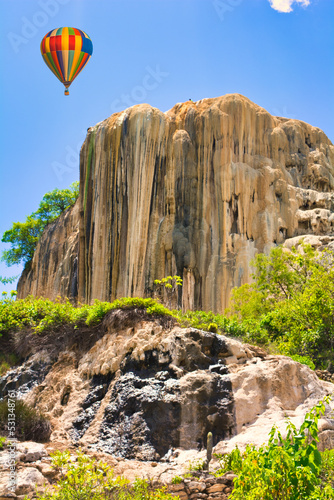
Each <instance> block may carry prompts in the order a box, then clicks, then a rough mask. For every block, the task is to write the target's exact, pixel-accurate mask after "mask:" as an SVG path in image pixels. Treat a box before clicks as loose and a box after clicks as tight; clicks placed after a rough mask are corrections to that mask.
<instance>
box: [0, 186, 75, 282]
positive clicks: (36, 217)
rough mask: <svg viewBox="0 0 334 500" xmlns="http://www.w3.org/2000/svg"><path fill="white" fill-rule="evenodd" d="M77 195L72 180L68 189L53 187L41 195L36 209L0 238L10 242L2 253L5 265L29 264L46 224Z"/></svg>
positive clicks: (70, 204) (72, 201)
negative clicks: (41, 197) (9, 245)
mask: <svg viewBox="0 0 334 500" xmlns="http://www.w3.org/2000/svg"><path fill="white" fill-rule="evenodd" d="M78 196H79V182H74V183H73V184H71V186H70V187H69V188H68V189H54V190H53V191H50V192H49V193H46V194H45V195H44V196H43V199H42V201H41V202H40V204H39V207H38V210H37V211H36V212H33V213H32V214H31V215H28V217H27V218H26V220H25V222H14V223H13V225H12V227H11V228H10V229H8V230H7V231H5V232H4V234H3V236H2V240H1V241H2V242H4V243H11V248H10V249H9V250H4V251H3V253H2V260H3V261H4V262H5V263H6V264H7V266H12V265H14V264H20V263H22V264H25V265H26V266H29V263H30V262H31V260H32V258H33V255H34V251H35V248H36V245H37V242H38V240H39V238H40V237H41V235H42V232H43V230H44V228H45V227H46V225H47V224H49V223H50V222H53V221H54V220H56V219H57V218H58V217H59V216H60V214H61V213H62V212H64V210H66V209H67V208H68V207H70V206H72V205H74V203H75V202H76V200H77V198H78ZM3 279H4V278H2V282H3Z"/></svg>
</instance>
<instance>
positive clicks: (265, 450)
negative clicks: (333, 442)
mask: <svg viewBox="0 0 334 500" xmlns="http://www.w3.org/2000/svg"><path fill="white" fill-rule="evenodd" d="M329 399H330V398H329V397H327V398H325V399H324V400H323V401H320V402H319V403H318V404H317V405H316V406H315V407H314V408H312V409H311V410H310V411H309V412H308V413H307V414H306V416H305V419H304V422H303V423H302V425H301V427H300V428H299V429H297V428H296V427H295V426H294V425H293V424H292V422H291V421H288V423H287V428H286V430H287V435H286V437H285V438H283V436H282V434H281V433H280V432H279V431H278V429H277V428H276V427H275V426H274V427H273V428H272V430H271V432H270V434H269V441H268V444H267V445H266V446H262V447H261V448H259V449H256V448H255V447H254V446H247V448H246V451H245V452H244V453H241V452H240V450H239V449H238V448H235V449H234V450H233V451H232V452H231V453H229V454H227V455H224V456H223V457H221V468H220V469H219V470H218V471H217V473H216V475H217V476H222V475H223V474H225V472H227V471H233V472H234V473H235V474H237V478H236V479H235V481H234V490H233V492H232V494H231V497H230V498H231V499H234V500H244V499H245V498H247V499H248V500H252V499H253V500H273V499H274V500H276V499H282V500H283V499H289V500H304V499H306V498H308V499H314V500H316V499H317V500H329V499H334V490H333V484H334V454H333V450H331V451H326V452H324V453H320V452H319V451H318V450H317V442H318V441H319V438H318V420H319V417H320V416H321V415H323V414H324V412H325V403H328V402H329Z"/></svg>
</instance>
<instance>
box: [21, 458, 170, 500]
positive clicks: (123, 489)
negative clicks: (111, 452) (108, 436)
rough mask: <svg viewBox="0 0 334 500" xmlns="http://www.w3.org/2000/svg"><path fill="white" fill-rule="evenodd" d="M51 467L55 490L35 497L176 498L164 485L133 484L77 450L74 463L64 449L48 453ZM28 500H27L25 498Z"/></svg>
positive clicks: (80, 499) (100, 499) (41, 499)
mask: <svg viewBox="0 0 334 500" xmlns="http://www.w3.org/2000/svg"><path fill="white" fill-rule="evenodd" d="M51 456H52V467H53V468H54V469H56V470H58V471H60V473H61V479H60V480H59V481H58V484H57V485H56V487H55V489H54V490H53V491H52V490H50V491H47V492H44V493H38V494H37V498H38V499H39V500H69V499H75V498H76V499H78V500H107V499H108V500H109V499H110V500H111V499H112V500H130V499H132V500H173V499H174V500H177V499H178V498H179V497H173V496H172V495H169V494H168V493H166V491H165V489H164V488H160V489H156V490H154V489H153V488H151V487H150V485H149V483H148V482H147V481H145V480H142V479H137V480H136V481H135V482H134V484H132V485H131V484H130V482H129V481H128V480H127V479H125V478H124V477H121V476H120V477H114V474H113V471H112V469H111V468H110V467H109V466H108V465H107V464H105V463H103V462H102V461H96V460H95V459H92V458H90V457H89V456H87V455H85V454H83V453H82V452H81V451H78V452H77V457H76V462H73V461H72V460H71V455H70V453H69V452H68V451H65V452H60V451H56V452H55V453H53V454H52V455H51ZM27 500H28V499H27Z"/></svg>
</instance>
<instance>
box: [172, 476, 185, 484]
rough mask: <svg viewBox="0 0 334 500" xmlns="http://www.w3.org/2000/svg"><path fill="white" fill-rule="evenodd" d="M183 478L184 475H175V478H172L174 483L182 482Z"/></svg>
mask: <svg viewBox="0 0 334 500" xmlns="http://www.w3.org/2000/svg"><path fill="white" fill-rule="evenodd" d="M183 479H184V478H183V477H181V476H175V477H173V479H172V484H180V483H182V481H183Z"/></svg>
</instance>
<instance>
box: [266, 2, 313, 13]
mask: <svg viewBox="0 0 334 500" xmlns="http://www.w3.org/2000/svg"><path fill="white" fill-rule="evenodd" d="M269 3H270V5H271V7H272V8H273V9H275V10H277V11H278V12H292V10H293V9H292V5H293V4H294V3H299V4H301V5H302V6H303V7H307V6H308V5H310V3H311V1H310V0H269Z"/></svg>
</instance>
